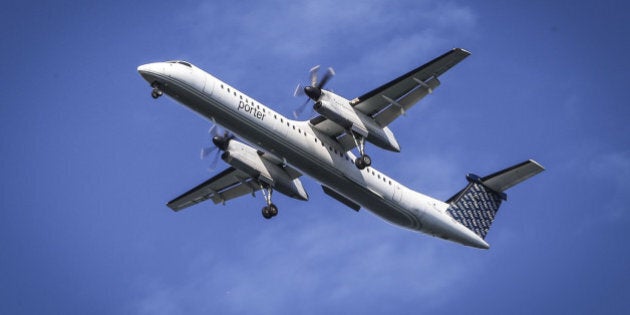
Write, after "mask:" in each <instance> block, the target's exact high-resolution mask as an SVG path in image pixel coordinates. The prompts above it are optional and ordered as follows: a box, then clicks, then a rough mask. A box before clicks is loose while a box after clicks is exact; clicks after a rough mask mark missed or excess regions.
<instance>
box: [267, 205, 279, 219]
mask: <svg viewBox="0 0 630 315" xmlns="http://www.w3.org/2000/svg"><path fill="white" fill-rule="evenodd" d="M269 214H270V215H271V216H272V217H275V216H277V215H278V207H276V205H274V204H273V203H272V204H271V205H269Z"/></svg>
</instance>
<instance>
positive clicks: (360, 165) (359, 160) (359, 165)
mask: <svg viewBox="0 0 630 315" xmlns="http://www.w3.org/2000/svg"><path fill="white" fill-rule="evenodd" d="M354 165H356V167H357V168H358V169H360V170H362V169H364V168H365V163H364V162H363V159H362V158H357V159H356V160H354Z"/></svg>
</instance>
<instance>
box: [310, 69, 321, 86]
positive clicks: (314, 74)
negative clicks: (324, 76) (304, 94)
mask: <svg viewBox="0 0 630 315" xmlns="http://www.w3.org/2000/svg"><path fill="white" fill-rule="evenodd" d="M317 71H319V65H317V66H315V67H313V68H311V70H310V71H309V72H310V74H311V86H315V85H316V84H317Z"/></svg>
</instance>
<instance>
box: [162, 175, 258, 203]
mask: <svg viewBox="0 0 630 315" xmlns="http://www.w3.org/2000/svg"><path fill="white" fill-rule="evenodd" d="M257 190H260V184H259V183H258V182H257V181H256V180H254V179H253V178H251V177H250V176H248V175H247V174H245V173H244V172H242V171H239V170H237V169H235V168H233V167H229V168H228V169H226V170H224V171H223V172H221V173H219V174H217V175H215V176H214V177H212V178H210V179H208V180H207V181H205V182H203V183H201V184H200V185H198V186H197V187H195V188H193V189H191V190H189V191H188V192H186V193H184V194H183V195H181V196H179V197H177V198H175V199H173V200H172V201H170V202H169V203H168V204H167V206H168V207H169V208H171V209H172V210H173V211H180V210H182V209H185V208H188V207H190V206H192V205H196V204H198V203H200V202H203V201H206V200H208V199H211V200H212V201H213V202H214V203H215V204H217V203H224V202H226V201H228V200H230V199H234V198H237V197H240V196H243V195H246V194H252V195H253V194H254V192H255V191H257Z"/></svg>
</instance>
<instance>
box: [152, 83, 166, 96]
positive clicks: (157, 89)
mask: <svg viewBox="0 0 630 315" xmlns="http://www.w3.org/2000/svg"><path fill="white" fill-rule="evenodd" d="M151 87H152V88H153V91H151V97H153V98H154V99H157V98H158V97H160V96H162V94H164V92H162V89H161V87H160V83H158V82H153V83H151Z"/></svg>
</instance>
